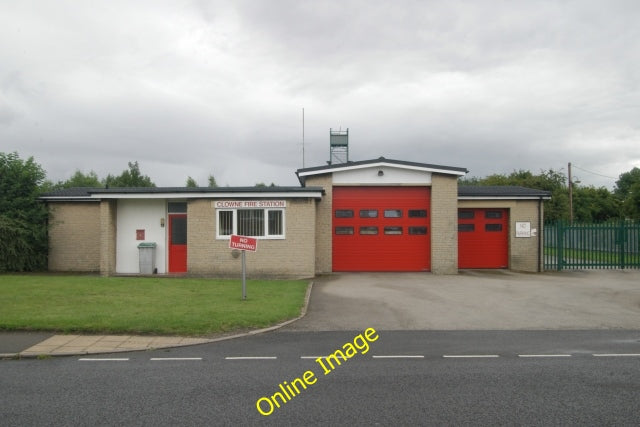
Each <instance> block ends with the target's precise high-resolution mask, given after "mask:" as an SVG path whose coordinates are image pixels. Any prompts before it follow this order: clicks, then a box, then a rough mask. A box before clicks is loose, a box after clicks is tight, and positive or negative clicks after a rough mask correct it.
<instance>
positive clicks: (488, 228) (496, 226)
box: [484, 224, 502, 231]
mask: <svg viewBox="0 0 640 427" xmlns="http://www.w3.org/2000/svg"><path fill="white" fill-rule="evenodd" d="M484 231H502V224H485V225H484Z"/></svg>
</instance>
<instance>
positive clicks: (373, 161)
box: [296, 157, 469, 183]
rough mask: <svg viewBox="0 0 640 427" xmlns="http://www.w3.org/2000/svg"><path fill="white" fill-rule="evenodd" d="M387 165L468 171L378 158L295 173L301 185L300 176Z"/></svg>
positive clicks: (458, 171) (311, 168) (304, 169)
mask: <svg viewBox="0 0 640 427" xmlns="http://www.w3.org/2000/svg"><path fill="white" fill-rule="evenodd" d="M380 162H383V163H388V164H390V165H398V166H412V167H418V168H424V169H437V170H441V171H450V172H452V173H455V174H460V173H462V174H466V173H468V172H469V171H468V170H467V169H466V168H461V167H456V166H443V165H434V164H430V163H418V162H407V161H404V160H394V159H385V158H384V157H379V158H377V159H371V160H360V161H357V162H351V161H350V162H347V163H337V164H327V165H323V166H314V167H310V168H302V169H298V170H297V171H296V175H297V176H298V179H299V180H300V182H301V183H304V179H303V177H302V176H300V174H304V175H309V174H311V175H313V173H314V172H317V173H318V174H321V173H331V171H333V170H336V169H344V168H349V167H360V166H366V165H370V164H376V163H380Z"/></svg>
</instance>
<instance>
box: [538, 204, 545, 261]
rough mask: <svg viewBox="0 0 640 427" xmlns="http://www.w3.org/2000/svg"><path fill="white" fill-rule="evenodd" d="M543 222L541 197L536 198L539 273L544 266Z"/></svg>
mask: <svg viewBox="0 0 640 427" xmlns="http://www.w3.org/2000/svg"><path fill="white" fill-rule="evenodd" d="M543 227H544V223H543V221H542V197H540V199H539V200H538V273H540V272H541V271H542V269H543V266H544V260H543V258H542V256H543V254H542V253H543V241H542V239H543V238H544V229H543Z"/></svg>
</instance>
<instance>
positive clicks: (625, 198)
mask: <svg viewBox="0 0 640 427" xmlns="http://www.w3.org/2000/svg"><path fill="white" fill-rule="evenodd" d="M613 192H614V194H615V195H616V197H618V199H619V200H620V203H621V204H622V211H623V213H624V215H625V216H626V217H627V218H632V219H640V168H633V169H631V170H630V171H629V172H625V173H623V174H621V175H620V177H619V178H618V180H617V181H616V186H615V188H614V190H613Z"/></svg>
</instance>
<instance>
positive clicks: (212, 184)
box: [209, 175, 218, 188]
mask: <svg viewBox="0 0 640 427" xmlns="http://www.w3.org/2000/svg"><path fill="white" fill-rule="evenodd" d="M217 187H218V184H217V183H216V179H215V178H214V177H213V175H209V188H217Z"/></svg>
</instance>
